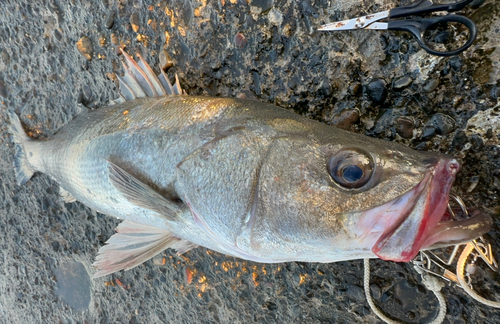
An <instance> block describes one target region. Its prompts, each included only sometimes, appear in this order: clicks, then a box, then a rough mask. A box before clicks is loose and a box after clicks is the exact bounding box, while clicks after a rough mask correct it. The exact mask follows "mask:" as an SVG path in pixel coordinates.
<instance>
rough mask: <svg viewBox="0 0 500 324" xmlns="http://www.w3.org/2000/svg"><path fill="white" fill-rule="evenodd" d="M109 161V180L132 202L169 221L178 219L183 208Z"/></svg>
mask: <svg viewBox="0 0 500 324" xmlns="http://www.w3.org/2000/svg"><path fill="white" fill-rule="evenodd" d="M108 163H109V180H110V181H111V183H112V184H113V186H115V188H116V189H118V190H119V191H120V192H121V193H122V195H123V196H124V197H125V198H127V200H128V201H130V202H131V203H132V204H134V205H136V206H139V207H142V208H146V209H149V210H152V211H154V212H156V213H158V214H159V215H161V216H163V217H165V218H166V219H167V220H169V221H179V220H180V218H179V214H181V213H182V212H183V209H182V208H181V207H179V205H177V204H176V203H174V202H172V201H170V200H168V199H167V198H165V197H163V196H162V195H160V194H159V193H157V192H156V191H154V190H153V189H152V188H151V187H150V186H148V185H147V184H145V183H143V182H142V181H140V180H138V179H136V178H135V177H134V176H132V175H131V174H129V173H128V172H127V171H125V170H123V169H122V168H120V167H119V166H117V165H116V164H114V163H112V162H110V161H108Z"/></svg>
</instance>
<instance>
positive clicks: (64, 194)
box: [59, 186, 76, 203]
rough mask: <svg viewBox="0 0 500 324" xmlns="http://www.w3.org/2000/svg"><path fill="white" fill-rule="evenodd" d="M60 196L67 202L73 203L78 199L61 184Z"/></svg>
mask: <svg viewBox="0 0 500 324" xmlns="http://www.w3.org/2000/svg"><path fill="white" fill-rule="evenodd" d="M59 196H60V197H61V198H62V200H63V201H64V202H65V203H72V202H75V201H76V198H75V197H74V196H73V195H72V194H70V193H69V192H68V191H67V190H66V189H64V188H63V187H61V186H60V187H59Z"/></svg>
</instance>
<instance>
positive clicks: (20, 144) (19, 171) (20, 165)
mask: <svg viewBox="0 0 500 324" xmlns="http://www.w3.org/2000/svg"><path fill="white" fill-rule="evenodd" d="M9 117H10V128H9V132H10V134H11V135H12V140H13V142H14V144H15V146H14V148H15V150H16V153H15V156H14V172H15V174H16V181H17V184H18V185H22V184H24V183H26V182H27V181H28V180H29V179H30V178H31V176H32V175H33V173H34V172H35V171H34V170H33V168H32V167H31V165H30V164H29V162H28V158H27V157H26V153H25V152H24V143H26V142H27V141H30V140H31V139H30V138H29V137H28V136H27V135H26V133H25V132H24V129H23V126H21V121H20V120H19V117H17V115H16V113H14V112H9Z"/></svg>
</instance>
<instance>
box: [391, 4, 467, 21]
mask: <svg viewBox="0 0 500 324" xmlns="http://www.w3.org/2000/svg"><path fill="white" fill-rule="evenodd" d="M472 1H474V0H463V1H458V2H455V3H448V4H434V2H432V1H431V0H421V1H419V2H417V3H415V4H412V5H411V6H406V7H397V8H394V9H391V10H390V11H389V18H400V17H408V16H420V15H423V14H427V13H431V12H437V11H448V12H455V11H459V10H462V9H463V8H465V7H466V6H467V5H468V4H469V3H471V2H472Z"/></svg>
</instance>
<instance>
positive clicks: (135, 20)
mask: <svg viewBox="0 0 500 324" xmlns="http://www.w3.org/2000/svg"><path fill="white" fill-rule="evenodd" d="M130 25H132V30H133V31H135V32H136V33H138V32H139V15H138V14H137V13H133V14H132V15H131V16H130Z"/></svg>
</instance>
